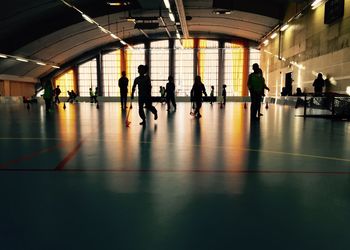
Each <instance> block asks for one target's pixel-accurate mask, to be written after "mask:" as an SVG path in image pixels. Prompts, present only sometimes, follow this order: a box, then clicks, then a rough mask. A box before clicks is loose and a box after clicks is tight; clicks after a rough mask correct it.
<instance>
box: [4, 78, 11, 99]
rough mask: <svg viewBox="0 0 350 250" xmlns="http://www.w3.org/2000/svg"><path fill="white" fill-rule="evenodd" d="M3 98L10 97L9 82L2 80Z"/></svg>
mask: <svg viewBox="0 0 350 250" xmlns="http://www.w3.org/2000/svg"><path fill="white" fill-rule="evenodd" d="M3 95H4V96H11V86H10V80H4V94H3Z"/></svg>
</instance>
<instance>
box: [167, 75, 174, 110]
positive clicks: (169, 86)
mask: <svg viewBox="0 0 350 250" xmlns="http://www.w3.org/2000/svg"><path fill="white" fill-rule="evenodd" d="M168 81H169V82H168V83H167V84H166V88H165V93H166V101H167V104H168V111H170V102H171V103H172V104H173V107H174V110H175V111H176V102H175V83H174V77H172V76H169V77H168Z"/></svg>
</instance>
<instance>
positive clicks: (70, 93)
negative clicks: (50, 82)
mask: <svg viewBox="0 0 350 250" xmlns="http://www.w3.org/2000/svg"><path fill="white" fill-rule="evenodd" d="M67 93H68V100H67V102H69V103H73V102H74V101H76V98H77V96H78V95H77V94H76V93H75V92H74V90H72V91H69V90H68V91H67Z"/></svg>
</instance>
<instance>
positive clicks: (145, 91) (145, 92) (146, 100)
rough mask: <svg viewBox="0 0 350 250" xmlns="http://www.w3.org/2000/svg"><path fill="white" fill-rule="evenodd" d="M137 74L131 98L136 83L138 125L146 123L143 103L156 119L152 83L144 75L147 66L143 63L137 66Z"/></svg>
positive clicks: (132, 95)
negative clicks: (139, 118)
mask: <svg viewBox="0 0 350 250" xmlns="http://www.w3.org/2000/svg"><path fill="white" fill-rule="evenodd" d="M137 69H138V73H139V76H138V77H136V79H135V80H134V84H133V86H132V93H131V99H134V93H135V90H136V85H138V90H139V115H140V117H141V119H142V122H140V125H146V115H145V112H144V110H143V105H146V108H147V109H148V110H150V111H151V112H152V113H153V114H154V120H157V119H158V114H157V110H156V108H155V107H153V106H152V92H151V91H152V85H151V79H150V78H149V76H148V75H146V73H147V71H148V67H147V66H145V65H139V66H138V68H137Z"/></svg>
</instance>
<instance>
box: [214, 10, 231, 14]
mask: <svg viewBox="0 0 350 250" xmlns="http://www.w3.org/2000/svg"><path fill="white" fill-rule="evenodd" d="M213 13H214V14H216V15H230V14H231V11H229V10H214V11H213Z"/></svg>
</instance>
